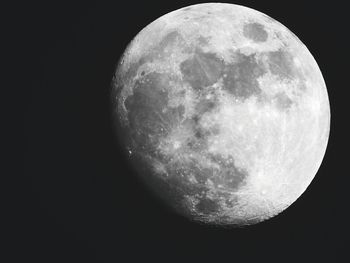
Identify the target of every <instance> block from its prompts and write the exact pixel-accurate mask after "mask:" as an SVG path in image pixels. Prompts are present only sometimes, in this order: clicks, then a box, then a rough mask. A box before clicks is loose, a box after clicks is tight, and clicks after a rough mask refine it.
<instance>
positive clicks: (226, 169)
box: [209, 155, 248, 191]
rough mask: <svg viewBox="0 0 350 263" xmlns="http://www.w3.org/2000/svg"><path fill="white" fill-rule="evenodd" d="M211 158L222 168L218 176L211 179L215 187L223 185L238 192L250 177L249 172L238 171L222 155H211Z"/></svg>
mask: <svg viewBox="0 0 350 263" xmlns="http://www.w3.org/2000/svg"><path fill="white" fill-rule="evenodd" d="M209 157H210V159H211V160H212V161H214V162H215V163H217V164H218V165H219V166H220V172H219V174H218V176H215V177H213V178H211V179H212V180H213V182H214V184H215V185H219V184H220V185H223V186H224V187H226V188H229V189H230V190H231V191H234V190H237V189H239V187H240V186H242V185H243V183H244V182H245V179H246V178H247V177H248V172H247V171H245V170H242V169H238V168H237V167H236V166H235V165H234V163H233V162H232V161H231V162H226V159H225V158H223V157H222V156H220V155H210V156H209Z"/></svg>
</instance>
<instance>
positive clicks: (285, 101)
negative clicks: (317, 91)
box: [274, 93, 293, 109]
mask: <svg viewBox="0 0 350 263" xmlns="http://www.w3.org/2000/svg"><path fill="white" fill-rule="evenodd" d="M274 97H275V102H276V106H277V108H279V109H289V108H290V107H291V105H292V104H293V101H292V100H291V99H290V98H289V97H288V96H287V95H286V94H285V93H278V94H276V95H275V96H274Z"/></svg>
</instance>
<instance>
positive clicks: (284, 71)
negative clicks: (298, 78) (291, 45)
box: [268, 49, 295, 79]
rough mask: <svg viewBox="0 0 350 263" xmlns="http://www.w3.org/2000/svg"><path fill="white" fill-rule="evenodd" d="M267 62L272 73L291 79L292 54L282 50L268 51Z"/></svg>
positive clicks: (292, 71) (292, 74) (292, 68)
mask: <svg viewBox="0 0 350 263" xmlns="http://www.w3.org/2000/svg"><path fill="white" fill-rule="evenodd" d="M268 64H269V69H270V71H271V73H272V74H274V75H277V76H279V77H280V78H282V79H285V78H287V79H293V78H294V77H295V74H294V62H293V59H292V56H291V55H290V54H289V53H288V52H287V51H284V50H281V49H280V50H277V51H272V52H268Z"/></svg>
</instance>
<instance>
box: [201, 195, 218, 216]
mask: <svg viewBox="0 0 350 263" xmlns="http://www.w3.org/2000/svg"><path fill="white" fill-rule="evenodd" d="M196 209H197V211H198V212H200V213H203V214H211V213H215V212H218V211H219V209H220V206H219V205H218V203H217V202H216V201H214V200H211V199H208V198H202V199H200V200H199V202H198V204H197V205H196Z"/></svg>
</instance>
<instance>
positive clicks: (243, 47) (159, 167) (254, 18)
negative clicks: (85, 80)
mask: <svg viewBox="0 0 350 263" xmlns="http://www.w3.org/2000/svg"><path fill="white" fill-rule="evenodd" d="M185 25H186V26H185ZM149 38H151V39H152V41H146V39H149ZM117 77H118V78H119V79H122V80H123V83H122V85H119V86H120V87H119V92H118V98H117V99H118V107H119V115H120V117H121V121H122V122H123V123H125V124H126V125H129V126H130V125H131V126H133V127H131V126H130V127H131V129H130V130H134V133H133V134H132V135H131V137H132V139H133V141H134V142H135V143H134V148H135V149H133V151H135V152H137V151H139V152H141V153H142V154H143V155H144V156H145V158H146V159H149V160H151V162H150V163H151V165H152V167H153V169H154V171H155V172H156V173H158V174H159V177H160V178H163V180H165V181H170V182H173V181H172V180H181V181H182V182H185V184H186V187H187V188H188V190H187V192H184V193H182V194H183V200H182V202H183V204H184V205H185V207H186V208H187V209H188V210H189V212H190V214H192V216H194V217H195V218H197V219H198V220H201V221H206V222H214V223H225V224H232V223H236V224H242V223H244V222H245V223H249V222H258V221H262V220H264V219H266V218H268V217H271V216H273V215H275V214H276V213H279V212H281V211H282V210H283V209H285V208H286V207H287V206H289V205H290V204H291V203H293V202H294V201H295V200H296V199H297V198H298V197H299V196H300V195H301V194H302V193H303V192H304V191H305V189H306V188H307V186H308V185H309V183H310V182H311V180H312V179H313V177H314V175H315V174H316V172H317V169H318V168H319V166H320V163H321V161H322V158H323V155H324V153H325V149H326V145H327V140H328V133H329V122H330V112H329V102H328V96H327V91H326V87H325V83H324V81H323V78H322V74H321V72H320V70H319V68H318V66H317V63H316V62H315V60H314V59H313V57H312V55H311V54H310V52H309V51H308V50H307V48H306V47H305V46H304V45H303V44H302V43H301V41H300V40H298V39H297V38H296V37H295V36H294V35H293V34H292V33H291V32H290V31H289V30H288V29H287V28H285V27H284V26H283V25H281V24H279V23H278V22H276V21H275V20H273V19H272V18H269V17H267V16H266V15H264V14H262V13H260V12H257V11H255V10H252V9H249V8H245V7H242V6H235V5H229V4H201V5H195V6H191V7H189V8H184V9H179V10H177V11H174V12H172V13H169V14H167V15H165V16H163V17H161V18H159V19H158V20H156V21H155V22H153V23H151V24H150V25H149V26H148V27H146V28H145V29H144V30H142V31H141V32H140V34H139V35H138V36H137V37H136V38H135V39H134V40H133V42H132V43H131V44H130V45H129V47H128V48H127V50H126V52H125V54H124V56H123V58H122V63H121V65H120V66H119V68H118V72H117ZM144 114H148V115H147V116H145V115H144ZM149 114H151V116H149ZM135 145H137V146H135ZM143 149H147V151H146V150H143ZM174 184H175V183H174ZM182 187H185V186H182Z"/></svg>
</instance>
